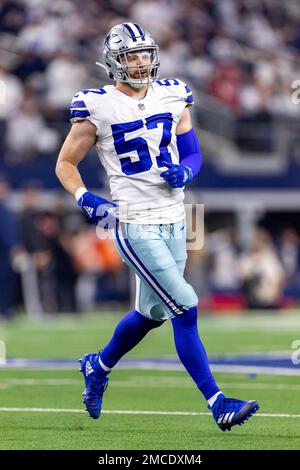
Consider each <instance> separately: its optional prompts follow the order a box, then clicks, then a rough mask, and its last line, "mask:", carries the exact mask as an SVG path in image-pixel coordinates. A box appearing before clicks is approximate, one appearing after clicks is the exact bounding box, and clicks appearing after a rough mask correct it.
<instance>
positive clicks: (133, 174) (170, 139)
mask: <svg viewBox="0 0 300 470" xmlns="http://www.w3.org/2000/svg"><path fill="white" fill-rule="evenodd" d="M103 53H104V62H105V64H104V65H103V64H99V65H101V66H104V67H105V69H106V71H107V73H108V75H109V77H110V78H111V79H113V80H114V81H115V84H114V85H108V86H104V87H103V88H101V87H99V88H93V89H87V90H82V91H80V92H78V93H77V94H76V95H75V96H74V98H73V100H72V103H71V122H72V124H73V125H72V127H71V130H70V133H69V135H68V136H67V138H66V140H65V142H64V144H63V146H62V149H61V151H60V154H59V157H58V161H57V167H56V174H57V176H58V178H59V179H60V181H61V183H62V185H63V186H64V187H65V189H66V190H67V191H69V192H70V193H71V194H72V195H73V196H74V197H75V198H76V201H77V204H78V205H79V206H80V207H81V208H82V210H83V211H84V213H85V214H86V216H87V217H88V218H89V220H90V221H91V222H92V223H95V224H97V225H100V226H101V227H104V228H105V229H112V230H113V234H114V240H115V244H116V247H117V249H118V251H119V253H120V255H121V257H122V258H123V260H124V261H125V262H126V263H127V264H128V265H129V266H130V268H131V269H133V271H134V272H135V274H136V303H135V308H134V309H133V310H132V311H131V312H129V313H128V314H127V315H126V316H125V317H124V318H123V319H122V320H121V321H120V322H119V324H118V325H117V327H116V329H115V331H114V333H113V336H112V338H111V340H110V341H109V343H108V344H107V345H106V346H105V347H104V348H103V349H102V350H100V351H99V352H98V353H89V354H86V355H85V356H83V358H82V359H81V360H80V362H81V372H82V373H83V376H84V379H85V390H84V393H83V402H84V404H85V406H86V410H87V411H88V413H89V415H90V416H91V417H92V418H95V419H97V418H99V416H100V413H101V406H102V396H103V393H104V391H105V389H106V387H107V384H108V374H109V373H110V372H111V370H112V369H113V367H114V366H115V365H116V364H117V363H118V361H119V360H120V359H121V357H123V356H124V355H125V354H126V353H127V352H128V351H130V350H131V349H132V348H134V347H135V346H136V345H137V344H138V343H139V342H140V341H141V340H142V339H143V338H144V336H145V335H146V334H147V333H148V332H149V331H150V330H152V329H154V328H157V327H160V326H161V325H162V324H163V323H164V322H165V321H166V320H168V319H169V320H171V322H172V326H173V331H174V340H175V346H176V350H177V353H178V356H179V358H180V360H181V362H182V364H183V366H184V367H185V368H186V370H187V372H188V373H189V374H190V376H191V377H192V379H193V380H194V382H195V384H196V386H197V387H198V389H199V390H200V391H201V392H202V394H203V395H204V397H205V399H206V400H207V402H208V407H209V409H211V411H212V414H213V417H214V419H215V421H216V422H217V424H218V426H219V427H220V428H221V429H222V430H223V431H225V430H230V429H231V427H232V426H234V425H236V424H241V423H243V422H244V421H245V420H246V419H248V418H249V417H250V416H251V415H252V414H253V413H255V412H256V411H257V409H258V408H259V405H258V403H257V402H256V401H241V400H236V399H230V398H227V397H226V396H225V395H224V394H223V393H222V392H221V390H220V389H219V387H218V385H217V384H216V382H215V379H214V377H213V376H212V374H211V371H210V368H209V364H208V360H207V356H206V352H205V349H204V347H203V344H202V342H201V340H200V338H199V334H198V329H197V305H198V298H197V296H196V294H195V291H194V289H193V287H192V286H191V285H190V284H189V283H188V282H187V281H186V280H185V278H184V275H183V273H184V267H185V262H186V257H187V254H186V221H185V210H184V204H183V199H184V187H185V185H187V184H188V183H190V182H191V181H192V180H193V179H194V178H195V177H196V176H197V175H198V173H199V171H200V167H201V159H202V158H201V151H200V145H199V142H198V138H197V135H196V133H195V131H194V129H193V126H192V122H191V116H190V111H189V107H190V106H191V105H192V104H193V96H192V91H191V89H190V88H189V87H188V86H187V85H186V84H185V83H184V82H182V81H181V80H178V79H176V78H169V79H161V80H158V73H159V51H158V46H157V44H156V42H155V41H154V39H153V38H152V36H151V35H150V34H149V32H147V31H145V30H144V29H143V28H142V27H141V26H139V25H138V24H135V23H123V24H119V25H117V26H115V27H113V28H112V29H111V31H110V32H109V33H108V35H107V36H106V38H105V41H104V49H103ZM92 146H95V147H96V150H97V153H98V155H99V159H100V162H101V164H102V165H103V167H104V169H105V170H106V173H107V176H108V180H109V185H110V191H111V196H112V201H108V200H106V199H105V198H103V197H101V196H99V195H96V194H92V193H91V192H89V191H88V190H87V188H86V187H85V185H84V183H83V181H82V179H81V176H80V174H79V172H78V169H77V165H78V164H79V162H80V161H81V160H82V159H83V158H84V157H85V155H86V154H87V152H88V151H89V150H90V148H91V147H92Z"/></svg>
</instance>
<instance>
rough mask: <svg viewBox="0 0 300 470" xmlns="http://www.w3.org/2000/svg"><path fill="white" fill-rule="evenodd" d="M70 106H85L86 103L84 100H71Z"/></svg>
mask: <svg viewBox="0 0 300 470" xmlns="http://www.w3.org/2000/svg"><path fill="white" fill-rule="evenodd" d="M70 107H71V109H72V108H86V104H85V102H84V101H73V102H72V103H71V106H70Z"/></svg>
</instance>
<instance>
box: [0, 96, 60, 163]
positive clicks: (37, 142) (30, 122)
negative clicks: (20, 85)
mask: <svg viewBox="0 0 300 470" xmlns="http://www.w3.org/2000/svg"><path fill="white" fill-rule="evenodd" d="M16 136H17V138H16ZM58 144H59V136H58V134H57V132H56V131H55V130H54V129H51V128H49V127H48V126H47V124H46V122H45V121H44V119H43V117H42V116H41V114H40V113H39V109H38V106H37V103H36V102H35V101H33V100H26V99H25V100H24V101H23V103H22V105H21V107H20V109H19V110H18V112H15V113H14V114H11V115H10V118H9V119H8V123H7V135H6V147H7V160H8V161H9V162H10V163H12V162H14V163H16V162H23V161H24V160H31V159H33V158H35V157H37V156H38V155H41V154H51V153H52V152H55V150H56V149H57V147H58Z"/></svg>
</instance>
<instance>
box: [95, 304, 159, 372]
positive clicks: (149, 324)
mask: <svg viewBox="0 0 300 470" xmlns="http://www.w3.org/2000/svg"><path fill="white" fill-rule="evenodd" d="M163 323H164V322H163V321H161V322H160V321H154V320H150V319H149V318H146V317H144V316H143V315H142V314H141V313H139V312H137V311H136V310H132V311H131V312H129V313H128V314H127V315H126V316H125V317H124V318H122V320H120V322H119V323H118V325H117V327H116V329H115V332H114V334H113V337H112V338H111V340H110V341H109V343H108V344H107V345H106V346H105V348H104V349H103V350H101V351H99V353H98V357H97V360H96V361H95V362H96V363H95V365H94V367H95V368H96V370H97V371H98V373H102V374H103V373H104V374H107V373H109V372H110V371H109V370H104V369H103V368H102V367H101V365H100V364H99V360H98V359H99V357H100V359H101V362H102V363H103V364H104V365H105V366H106V367H107V368H109V369H111V368H112V367H114V366H115V365H116V364H117V362H118V361H119V360H120V359H121V357H122V356H124V354H126V353H127V352H128V351H130V350H131V349H132V348H134V347H135V346H136V345H137V344H138V343H139V342H140V341H141V340H142V339H143V338H144V336H145V335H146V334H147V333H148V331H150V330H152V329H153V328H157V327H158V326H160V325H162V324H163Z"/></svg>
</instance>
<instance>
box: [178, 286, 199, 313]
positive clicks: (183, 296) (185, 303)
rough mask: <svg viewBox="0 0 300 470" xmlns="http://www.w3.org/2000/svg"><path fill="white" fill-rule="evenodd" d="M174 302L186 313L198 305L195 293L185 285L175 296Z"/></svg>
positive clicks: (190, 287)
mask: <svg viewBox="0 0 300 470" xmlns="http://www.w3.org/2000/svg"><path fill="white" fill-rule="evenodd" d="M176 301H177V303H178V304H179V305H181V306H182V307H183V308H184V310H185V311H188V310H189V309H190V308H192V307H194V306H195V305H198V297H197V294H196V292H195V291H194V289H193V287H192V286H191V285H190V284H188V283H187V282H186V283H185V286H184V288H183V289H181V290H180V292H178V294H177V296H176Z"/></svg>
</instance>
